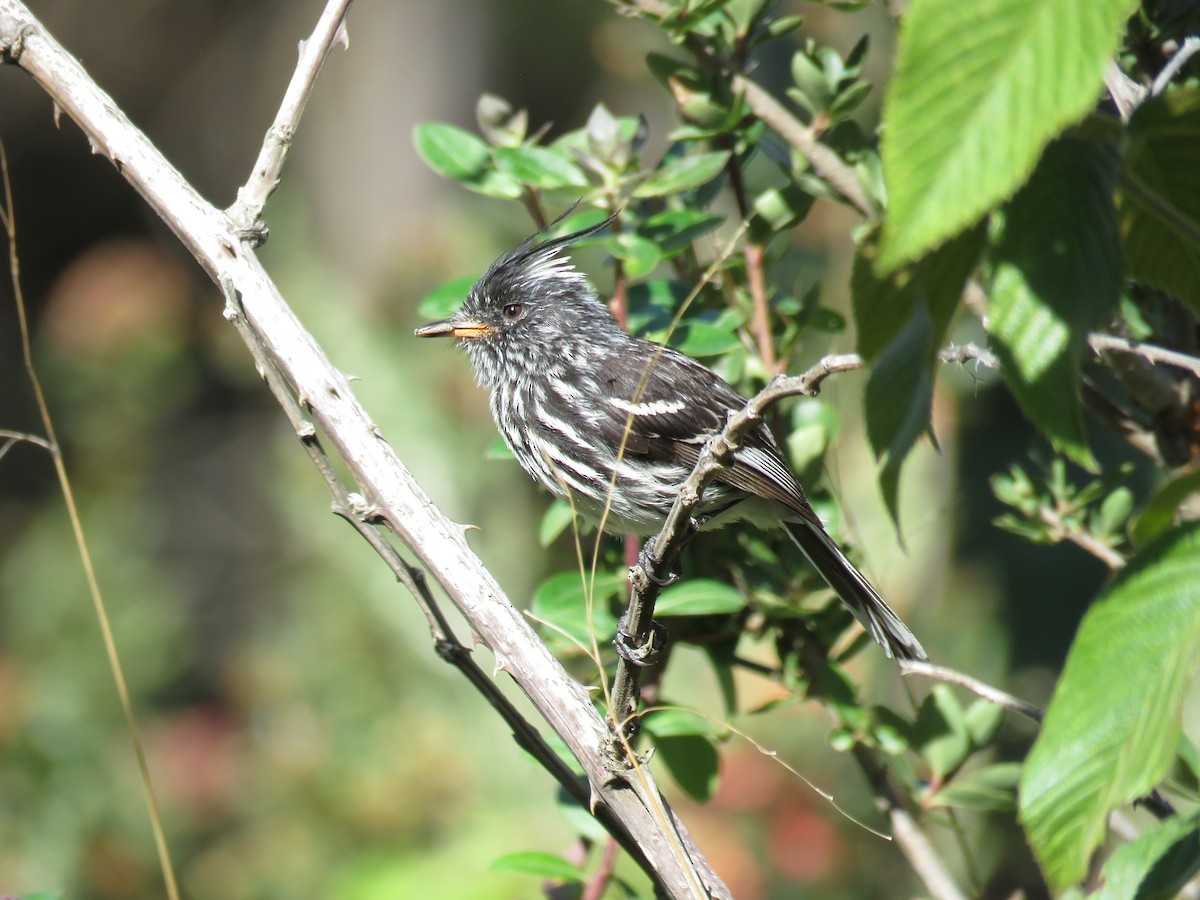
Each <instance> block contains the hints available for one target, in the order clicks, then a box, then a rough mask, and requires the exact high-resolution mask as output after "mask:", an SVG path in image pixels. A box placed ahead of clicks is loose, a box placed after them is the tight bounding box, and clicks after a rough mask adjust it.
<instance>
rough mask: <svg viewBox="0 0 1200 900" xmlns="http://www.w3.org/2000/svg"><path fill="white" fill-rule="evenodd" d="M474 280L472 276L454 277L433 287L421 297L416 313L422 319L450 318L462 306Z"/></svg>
mask: <svg viewBox="0 0 1200 900" xmlns="http://www.w3.org/2000/svg"><path fill="white" fill-rule="evenodd" d="M475 281H476V279H474V278H455V279H454V280H453V281H447V282H446V283H445V284H443V285H442V286H441V287H438V288H434V289H433V290H432V291H430V292H429V293H428V294H426V295H425V296H424V297H422V298H421V305H420V306H418V307H417V314H418V315H419V316H421V317H422V318H424V319H448V318H450V316H452V315H454V313H455V312H457V310H458V308H459V307H460V306H462V302H463V300H465V299H466V297H467V292H468V291H470V290H471V287H472V286H473V285H474V284H475Z"/></svg>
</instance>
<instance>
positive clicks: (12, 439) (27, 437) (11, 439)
mask: <svg viewBox="0 0 1200 900" xmlns="http://www.w3.org/2000/svg"><path fill="white" fill-rule="evenodd" d="M3 152H4V149H3V147H0V154H3ZM0 438H4V440H5V442H6V443H5V446H6V447H7V446H12V445H13V444H18V443H26V444H36V445H37V446H39V447H41V448H42V449H43V450H49V451H50V452H51V453H57V452H58V451H57V449H56V448H55V446H54V444H52V443H50V442H49V441H48V440H46V439H45V438H44V437H39V436H38V435H36V434H29V433H28V432H26V431H8V430H7V429H4V428H0Z"/></svg>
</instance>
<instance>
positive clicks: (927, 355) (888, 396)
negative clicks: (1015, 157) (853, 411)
mask: <svg viewBox="0 0 1200 900" xmlns="http://www.w3.org/2000/svg"><path fill="white" fill-rule="evenodd" d="M984 240H985V234H984V230H983V229H982V228H973V229H970V230H969V231H966V232H964V233H963V234H961V235H959V236H958V237H956V238H955V239H953V240H951V241H948V242H946V243H945V244H943V245H942V246H941V247H939V248H938V249H937V250H935V251H933V252H932V253H931V254H929V255H928V256H927V257H925V258H923V259H921V260H919V261H917V262H916V263H913V264H912V265H909V266H905V267H904V268H903V269H900V270H899V271H896V272H893V273H892V274H891V275H888V276H880V275H879V274H878V273H877V272H876V271H875V266H874V261H875V257H876V252H877V248H876V246H875V243H874V241H872V240H867V241H864V242H863V244H862V246H861V247H860V248H859V253H858V256H857V258H856V259H855V261H854V270H853V272H852V274H851V279H850V287H851V292H852V294H853V299H854V321H855V325H856V326H857V331H858V350H859V353H861V354H862V355H863V356H864V357H865V358H866V359H867V360H868V361H872V362H874V363H875V365H874V367H873V368H872V371H871V377H870V379H869V380H868V381H867V389H866V392H865V394H864V400H865V404H866V421H867V435H868V437H869V439H870V441H871V446H872V449H873V450H874V451H875V455H876V457H877V458H881V459H883V461H884V466H883V469H882V471H881V472H880V479H879V480H880V486H881V488H882V489H883V495H884V500H885V501H886V503H887V507H888V511H889V512H890V514H891V516H892V520H893V521H894V522H897V523H898V520H899V483H900V469H901V466H902V465H903V463H904V461H905V459H906V458H907V457H908V454H909V452H910V451H911V450H912V448H913V446H914V445H915V444H916V441H917V439H918V438H919V437H920V436H921V435H922V434H923V433H925V432H926V431H928V430H929V427H930V426H929V422H930V417H931V414H932V409H933V381H934V377H935V373H936V369H937V366H938V365H939V363H938V361H937V351H938V350H939V349H940V347H941V346H942V343H943V342H944V340H945V336H946V332H947V330H948V329H949V327H950V321H951V319H952V317H953V315H954V312H955V310H956V309H957V308H958V302H959V298H960V297H961V296H962V292H963V289H964V287H965V286H966V283H967V279H968V278H970V276H971V273H972V272H973V271H974V270H975V268H976V266H977V265H978V261H979V257H980V254H981V253H982V251H983V245H984Z"/></svg>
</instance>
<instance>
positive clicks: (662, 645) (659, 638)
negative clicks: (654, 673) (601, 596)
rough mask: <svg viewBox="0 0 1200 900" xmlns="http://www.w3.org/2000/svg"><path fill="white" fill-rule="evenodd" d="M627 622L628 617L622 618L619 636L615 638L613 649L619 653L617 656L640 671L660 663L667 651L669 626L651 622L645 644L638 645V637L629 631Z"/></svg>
mask: <svg viewBox="0 0 1200 900" xmlns="http://www.w3.org/2000/svg"><path fill="white" fill-rule="evenodd" d="M625 620H626V616H621V621H620V622H618V623H617V636H616V637H615V638H613V647H614V648H615V649H616V651H617V656H619V657H621V659H623V660H625V662H627V663H629V664H630V665H631V666H637V667H638V668H639V669H644V668H646V667H648V666H653V665H656V664H657V663H658V662H660V661H661V660H662V658H663V656H664V655H665V654H666V651H667V640H668V638H669V634H670V633H669V632H668V631H667V626H665V625H663V624H662V622H656V621H654V620H651V621H650V633H649V634H648V635H647V636H646V640H645V642H644V643H642V644H638V643H637V642H636V639H637V635H635V634H634V633H633V632H632V631H630V630H629V626H628V625H627V624H626V621H625Z"/></svg>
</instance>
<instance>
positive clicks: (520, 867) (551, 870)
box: [491, 850, 584, 882]
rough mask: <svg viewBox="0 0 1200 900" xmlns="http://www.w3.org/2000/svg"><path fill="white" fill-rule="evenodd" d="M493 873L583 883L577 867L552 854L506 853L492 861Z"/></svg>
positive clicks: (581, 874)
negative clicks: (534, 876) (508, 873)
mask: <svg viewBox="0 0 1200 900" xmlns="http://www.w3.org/2000/svg"><path fill="white" fill-rule="evenodd" d="M491 869H492V871H493V872H510V873H513V874H517V875H536V876H537V877H538V878H552V879H555V880H556V881H571V882H576V881H583V879H584V873H583V870H582V869H580V868H579V866H577V865H574V864H573V863H569V862H567V861H566V860H565V859H563V858H562V857H561V856H557V855H555V854H553V853H542V852H541V851H538V850H525V851H523V852H521V853H506V854H505V855H504V856H501V857H499V858H498V859H494V860H492V865H491Z"/></svg>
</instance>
